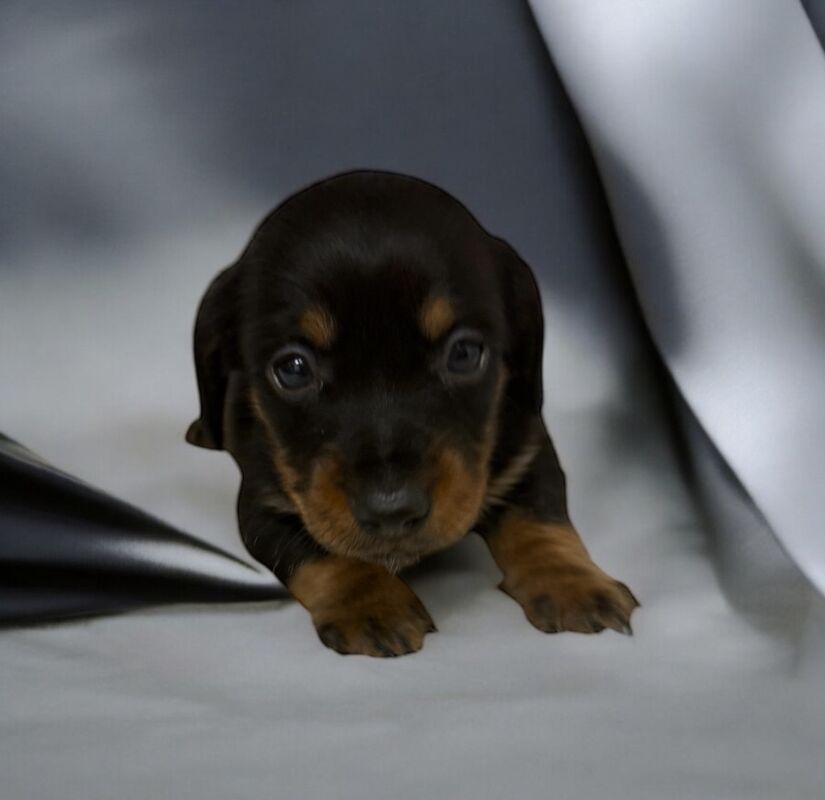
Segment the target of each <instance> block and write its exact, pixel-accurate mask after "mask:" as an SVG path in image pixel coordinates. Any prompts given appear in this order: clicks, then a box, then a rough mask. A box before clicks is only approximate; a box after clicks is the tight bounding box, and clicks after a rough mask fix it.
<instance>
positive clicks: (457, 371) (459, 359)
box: [447, 334, 486, 376]
mask: <svg viewBox="0 0 825 800" xmlns="http://www.w3.org/2000/svg"><path fill="white" fill-rule="evenodd" d="M448 347H449V349H448V351H447V371H448V372H451V373H452V374H453V375H463V376H469V375H472V374H474V373H476V372H480V371H481V370H482V369H483V367H484V364H485V362H486V358H485V355H486V352H485V349H484V342H483V341H482V340H481V339H480V338H479V337H478V336H476V335H470V334H458V336H457V337H456V338H454V339H453V340H452V341H451V342H450V343H449V345H448Z"/></svg>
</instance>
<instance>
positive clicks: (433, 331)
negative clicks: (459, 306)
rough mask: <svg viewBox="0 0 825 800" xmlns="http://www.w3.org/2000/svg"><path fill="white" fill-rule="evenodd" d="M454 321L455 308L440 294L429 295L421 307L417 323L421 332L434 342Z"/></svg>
mask: <svg viewBox="0 0 825 800" xmlns="http://www.w3.org/2000/svg"><path fill="white" fill-rule="evenodd" d="M454 322H455V309H454V308H453V306H452V303H450V301H449V300H448V299H447V298H446V297H443V296H442V295H436V296H435V297H430V298H429V299H428V300H426V301H425V303H424V305H423V306H422V307H421V313H420V314H419V315H418V324H419V326H420V327H421V331H422V333H423V334H424V335H425V336H426V337H427V338H428V339H429V340H430V341H431V342H434V341H435V340H436V339H438V338H439V337H440V336H443V335H444V334H445V333H446V332H447V331H448V330H450V328H451V327H452V324H453V323H454Z"/></svg>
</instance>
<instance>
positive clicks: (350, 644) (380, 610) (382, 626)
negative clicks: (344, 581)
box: [313, 578, 435, 658]
mask: <svg viewBox="0 0 825 800" xmlns="http://www.w3.org/2000/svg"><path fill="white" fill-rule="evenodd" d="M395 580H396V581H397V582H398V584H400V588H399V587H393V590H392V593H391V596H388V595H387V594H386V592H385V593H382V594H381V595H378V594H376V595H375V596H374V597H371V598H370V599H369V601H368V602H364V603H358V604H357V605H355V606H352V607H348V608H340V609H335V610H332V611H328V612H326V613H323V614H319V615H318V616H317V617H316V616H313V622H314V624H315V628H316V630H317V631H318V636H319V638H320V639H321V641H322V642H323V643H324V644H325V645H326V646H327V647H329V648H331V649H333V650H335V651H336V652H338V653H342V654H344V655H349V654H353V653H357V654H360V655H365V656H378V657H381V658H391V657H393V656H403V655H406V654H407V653H414V652H415V651H416V650H420V649H421V647H422V646H423V644H424V636H426V634H428V633H431V632H432V631H434V630H435V624H434V623H433V620H432V618H431V617H430V615H429V613H427V609H426V608H424V606H423V605H422V603H421V601H420V600H419V599H418V598H417V597H416V596H415V594H414V593H413V592H412V590H411V589H409V588H408V587H407V586H406V584H404V583H403V582H402V581H400V580H398V579H397V578H396V579H395ZM402 589H403V590H404V591H402Z"/></svg>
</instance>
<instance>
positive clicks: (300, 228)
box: [187, 172, 637, 656]
mask: <svg viewBox="0 0 825 800" xmlns="http://www.w3.org/2000/svg"><path fill="white" fill-rule="evenodd" d="M542 339H543V320H542V311H541V302H540V297H539V292H538V289H537V287H536V283H535V281H534V279H533V276H532V274H531V272H530V269H529V268H528V267H527V265H526V264H525V263H524V262H523V261H522V260H521V259H520V258H519V256H518V255H517V254H516V253H515V252H514V251H513V249H512V248H510V247H509V246H508V245H507V244H506V243H505V242H504V241H502V240H501V239H496V238H494V237H493V236H491V235H490V234H488V233H487V232H486V231H485V230H484V229H482V228H481V226H480V225H479V224H478V222H477V221H476V220H475V219H474V218H473V217H472V216H471V214H470V213H469V212H468V211H467V210H466V209H465V208H464V207H463V206H462V205H461V204H460V203H458V202H457V201H456V200H455V199H453V198H452V197H451V196H449V195H448V194H446V193H445V192H443V191H441V190H439V189H437V188H435V187H434V186H432V185H430V184H428V183H425V182H423V181H420V180H415V179H413V178H409V177H404V176H401V175H394V174H391V173H382V172H353V173H347V174H344V175H339V176H336V177H333V178H330V179H329V180H326V181H323V182H321V183H317V184H315V185H313V186H310V187H309V188H308V189H305V190H304V191H301V192H299V193H298V194H296V195H294V196H292V197H291V198H289V199H288V200H287V201H286V202H284V203H283V204H282V205H281V206H279V207H278V208H277V209H275V211H273V212H272V213H271V214H270V215H269V216H268V217H267V218H266V219H265V220H264V221H263V223H262V224H261V225H260V226H259V227H258V229H257V230H256V231H255V233H254V235H253V237H252V240H251V241H250V243H249V245H248V246H247V248H246V250H245V251H244V252H243V254H242V255H241V257H240V258H239V260H238V261H237V262H236V263H235V264H233V265H232V266H231V267H229V268H228V269H226V270H224V271H223V272H222V273H220V275H218V277H217V278H216V279H215V280H214V281H213V283H212V284H211V286H210V287H209V289H208V291H207V292H206V295H205V296H204V298H203V301H202V302H201V306H200V309H199V311H198V317H197V322H196V326H195V363H196V368H197V376H198V383H199V388H200V400H201V416H200V419H198V420H197V421H196V422H194V423H193V424H192V426H191V427H190V429H189V432H188V434H187V439H188V441H189V442H191V443H192V444H196V445H200V446H202V447H208V448H214V449H225V450H228V451H229V452H230V453H231V454H232V456H233V457H234V458H235V460H236V461H237V463H238V466H239V467H240V469H241V472H242V475H243V480H242V484H241V490H240V496H239V498H238V518H239V525H240V530H241V535H242V537H243V541H244V543H245V545H246V547H247V548H248V549H249V551H250V553H251V554H252V555H253V556H254V557H255V558H256V559H257V560H258V561H260V562H261V563H262V564H264V565H265V566H266V567H268V568H269V569H271V570H272V571H273V572H274V573H275V575H277V576H278V578H280V580H281V581H282V582H283V583H284V584H286V586H287V587H288V588H289V590H290V591H291V593H292V594H293V595H294V596H295V597H296V598H297V599H298V601H299V602H300V603H302V604H303V605H304V606H305V607H306V608H307V609H308V611H309V612H310V614H311V615H312V621H313V623H314V624H315V627H316V629H317V631H318V634H319V636H320V638H321V640H322V641H323V642H324V644H326V645H327V646H328V647H331V648H333V649H334V650H337V651H338V652H340V653H364V654H367V655H373V656H395V655H401V654H403V653H409V652H413V651H415V650H418V649H419V648H420V647H421V646H422V644H423V640H424V636H425V634H427V633H428V632H430V631H433V630H435V626H434V625H433V621H432V619H431V618H430V615H429V614H428V613H427V610H426V609H425V608H424V606H423V605H422V603H421V602H420V601H419V599H418V598H417V597H416V595H415V594H414V593H413V591H412V590H411V589H410V588H409V586H408V585H407V584H406V583H404V581H403V580H402V579H401V578H399V577H398V572H399V570H401V569H403V568H404V567H407V566H410V565H411V564H414V563H416V562H417V561H418V560H419V559H421V558H423V557H425V556H427V555H428V554H430V553H434V552H436V551H438V550H441V549H443V548H445V547H449V546H450V545H451V544H454V543H455V542H457V541H458V540H459V539H461V538H462V537H463V536H465V535H466V534H467V532H468V531H470V530H475V531H477V532H478V533H480V534H481V535H482V536H483V537H484V539H485V540H486V542H487V544H488V545H489V548H490V552H491V553H492V555H493V558H494V559H495V560H496V562H497V564H498V565H499V567H500V568H501V571H502V572H503V574H504V580H503V582H502V584H501V587H502V589H503V590H504V591H505V592H507V594H509V595H510V596H511V597H512V598H513V599H515V600H516V601H517V602H518V603H520V604H521V606H522V607H523V609H524V612H525V614H526V615H527V618H528V619H529V620H530V622H532V623H533V625H535V626H536V627H537V628H539V629H540V630H542V631H547V632H556V631H562V630H570V631H580V632H582V633H595V632H598V631H601V630H603V629H604V628H612V629H613V630H616V631H622V632H629V631H630V627H629V622H630V615H631V613H632V612H633V609H634V608H635V607H636V606H637V602H636V600H635V599H634V597H633V595H632V594H631V592H630V591H629V590H628V588H627V587H626V586H624V585H623V584H621V583H619V582H617V581H615V580H614V579H613V578H611V577H610V576H609V575H607V574H605V573H604V572H603V571H602V570H601V569H599V567H597V566H596V564H594V563H593V561H592V560H591V559H590V557H589V556H588V553H587V550H586V549H585V548H584V545H583V544H582V542H581V540H580V539H579V536H578V534H577V533H576V531H575V529H574V528H573V526H572V524H571V522H570V519H569V518H568V515H567V508H566V502H565V483H564V474H563V473H562V470H561V468H560V466H559V462H558V459H557V457H556V453H555V451H554V449H553V444H552V442H551V440H550V437H549V436H548V434H547V430H546V429H545V426H544V423H543V421H542V418H541V404H542V374H541V372H542V371H541V361H542Z"/></svg>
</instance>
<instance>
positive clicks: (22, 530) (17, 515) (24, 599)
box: [0, 434, 285, 625]
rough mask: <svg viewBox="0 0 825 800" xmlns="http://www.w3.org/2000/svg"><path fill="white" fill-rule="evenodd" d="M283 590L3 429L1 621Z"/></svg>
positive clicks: (271, 595) (254, 596) (263, 596)
mask: <svg viewBox="0 0 825 800" xmlns="http://www.w3.org/2000/svg"><path fill="white" fill-rule="evenodd" d="M284 596H285V591H284V590H283V589H282V588H281V587H280V586H279V585H278V584H277V582H276V581H275V579H274V577H273V576H271V575H268V574H264V573H263V572H259V571H258V570H257V569H256V568H255V567H253V566H251V565H250V564H247V563H246V562H244V561H241V560H240V559H238V558H236V557H235V556H233V555H232V554H230V553H227V552H225V551H223V550H221V549H219V548H217V547H214V546H213V545H210V544H208V543H206V542H203V541H200V540H199V539H197V538H195V537H193V536H190V535H189V534H187V533H183V532H182V531H179V530H176V529H175V528H173V527H171V526H169V525H167V524H165V523H163V522H161V521H160V520H157V519H155V518H154V517H151V516H149V515H148V514H145V513H144V512H142V511H140V510H138V509H136V508H134V507H133V506H130V505H129V504H127V503H124V502H122V501H120V500H117V499H115V498H113V497H111V496H109V495H107V494H104V493H103V492H100V491H98V490H97V489H95V488H93V487H91V486H88V485H87V484H85V483H83V482H81V481H79V480H77V479H75V478H73V477H71V476H70V475H67V474H66V473H64V472H61V471H60V470H58V469H56V468H54V467H52V466H50V465H49V464H47V463H46V462H44V461H42V460H41V459H40V458H39V457H37V456H36V455H35V454H33V453H32V452H31V451H29V450H27V449H26V448H24V447H23V446H22V445H20V444H18V443H17V442H15V441H13V440H11V439H9V438H7V437H5V436H3V435H2V434H0V625H17V624H28V623H35V622H46V621H50V620H56V619H65V618H70V617H78V616H90V615H95V614H102V613H111V612H115V611H123V610H126V609H129V608H136V607H139V606H146V605H155V604H163V603H183V602H238V601H252V600H271V599H276V598H279V597H284Z"/></svg>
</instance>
